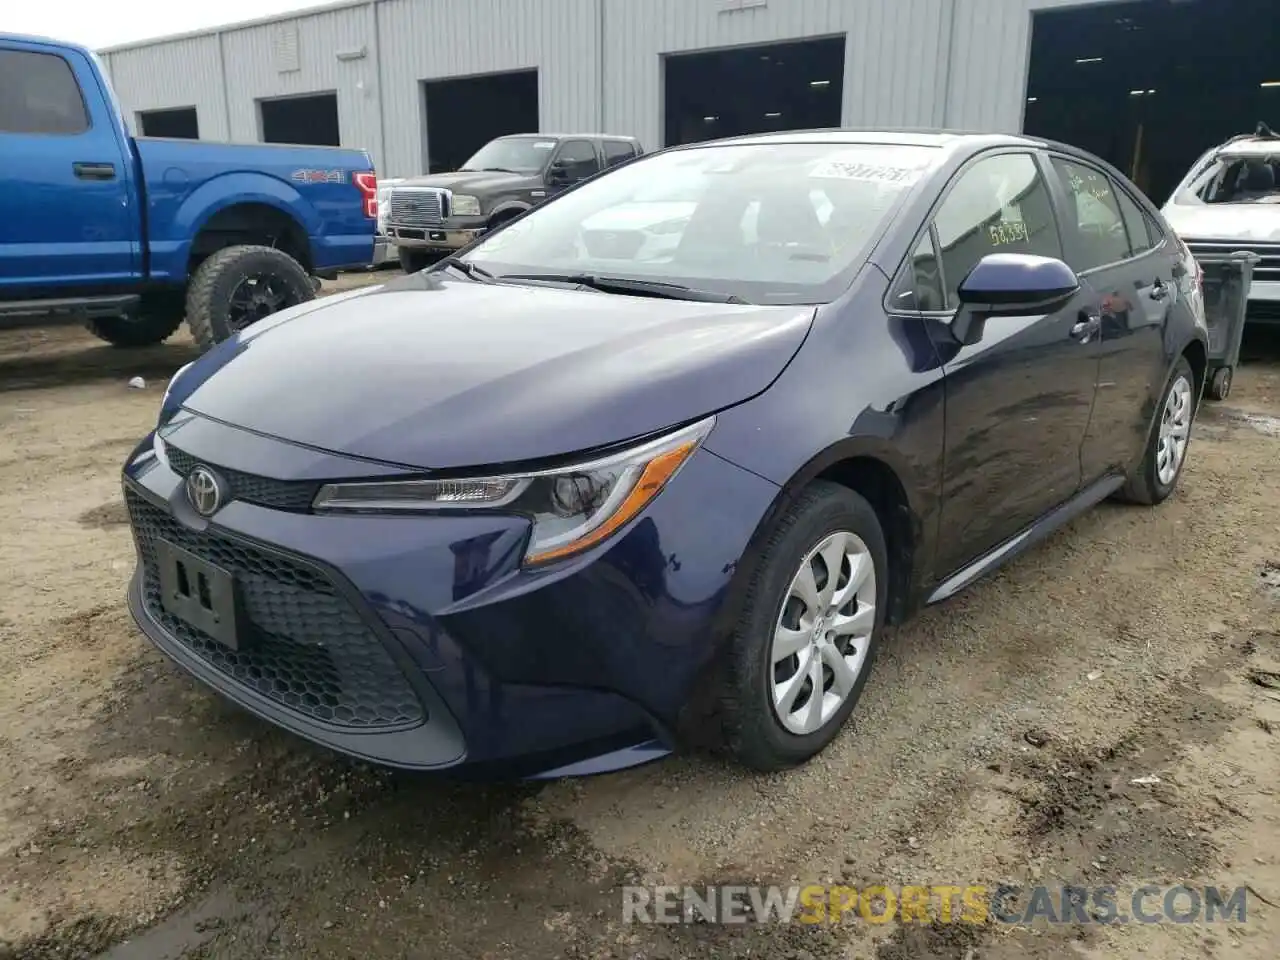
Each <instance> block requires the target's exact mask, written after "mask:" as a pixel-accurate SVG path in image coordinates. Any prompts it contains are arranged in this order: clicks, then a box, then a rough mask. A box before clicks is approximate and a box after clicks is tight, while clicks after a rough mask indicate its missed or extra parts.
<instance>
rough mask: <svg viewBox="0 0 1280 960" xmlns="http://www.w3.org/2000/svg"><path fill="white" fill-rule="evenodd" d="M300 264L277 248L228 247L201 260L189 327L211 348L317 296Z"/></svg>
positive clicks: (190, 304)
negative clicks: (262, 320)
mask: <svg viewBox="0 0 1280 960" xmlns="http://www.w3.org/2000/svg"><path fill="white" fill-rule="evenodd" d="M315 296H316V288H315V285H314V284H313V282H312V279H311V275H310V274H308V273H307V271H306V270H304V269H303V267H302V264H300V263H298V261H297V260H295V259H293V257H291V256H289V255H288V254H287V253H285V252H284V251H283V250H277V249H275V248H274V247H258V246H237V247H225V248H224V249H222V250H219V251H218V252H217V253H215V254H214V255H213V256H211V257H209V259H207V260H206V261H205V262H204V263H202V264H200V266H199V268H198V269H197V270H196V272H195V276H193V277H192V278H191V285H190V286H189V287H188V288H187V326H188V327H190V328H191V336H192V337H193V338H194V339H195V341H196V343H197V344H199V345H200V347H201V349H203V350H208V349H209V348H210V347H212V346H213V345H214V344H217V343H221V342H222V341H223V340H227V339H229V338H230V337H232V336H234V335H235V334H237V333H239V332H240V331H241V330H244V329H245V328H246V327H249V326H251V325H252V324H254V323H257V322H258V321H259V320H261V319H263V318H265V317H268V316H270V315H271V314H273V313H278V312H279V311H281V310H284V309H287V308H288V307H292V306H295V305H297V304H299V303H305V302H306V301H308V300H314V299H315Z"/></svg>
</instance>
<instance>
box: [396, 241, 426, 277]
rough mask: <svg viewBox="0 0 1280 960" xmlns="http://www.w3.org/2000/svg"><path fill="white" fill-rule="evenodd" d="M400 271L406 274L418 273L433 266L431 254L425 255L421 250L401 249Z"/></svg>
mask: <svg viewBox="0 0 1280 960" xmlns="http://www.w3.org/2000/svg"><path fill="white" fill-rule="evenodd" d="M399 255H400V269H401V270H403V271H404V272H405V273H417V272H418V271H420V270H425V269H427V267H429V266H431V254H429V253H424V252H422V251H421V250H406V249H405V248H404V247H400V248H399Z"/></svg>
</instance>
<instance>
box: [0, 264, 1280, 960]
mask: <svg viewBox="0 0 1280 960" xmlns="http://www.w3.org/2000/svg"><path fill="white" fill-rule="evenodd" d="M352 282H360V281H359V280H357V281H352ZM1248 350H1249V352H1250V355H1251V356H1253V358H1254V359H1253V361H1252V362H1250V363H1249V364H1248V365H1246V366H1245V367H1244V368H1243V369H1242V370H1241V372H1240V373H1239V375H1238V378H1237V383H1236V388H1235V393H1234V395H1233V396H1232V398H1231V399H1230V401H1229V402H1228V403H1226V404H1218V405H1210V406H1208V407H1206V409H1205V411H1204V413H1203V414H1202V417H1201V419H1200V421H1199V423H1198V425H1197V428H1196V434H1195V442H1194V444H1193V446H1192V450H1191V457H1190V462H1189V465H1188V469H1187V472H1186V474H1185V476H1184V478H1183V482H1182V485H1181V486H1180V488H1179V491H1178V493H1177V494H1176V496H1175V497H1174V498H1173V499H1172V500H1171V501H1170V502H1169V503H1167V504H1166V505H1164V506H1163V507H1161V508H1158V509H1155V510H1147V509H1137V508H1132V507H1120V506H1113V505H1105V506H1103V507H1101V508H1099V509H1097V510H1095V511H1093V512H1091V513H1089V514H1088V515H1087V516H1085V517H1083V518H1082V519H1080V520H1079V521H1077V522H1076V523H1075V524H1073V525H1072V526H1071V527H1070V528H1069V529H1067V530H1065V531H1063V532H1061V533H1059V534H1058V535H1056V536H1055V537H1053V538H1052V539H1051V540H1050V541H1049V542H1048V543H1047V544H1045V545H1044V546H1042V547H1040V548H1039V549H1037V550H1035V551H1034V552H1033V553H1031V554H1030V555H1028V556H1025V557H1023V558H1021V559H1020V560H1018V561H1016V562H1015V563H1013V564H1012V565H1011V566H1009V567H1008V568H1006V569H1005V570H1004V571H1003V572H1001V573H1000V574H999V575H997V576H996V577H994V578H992V579H990V580H988V581H986V582H984V583H982V584H980V585H978V586H977V587H976V588H974V589H972V590H971V591H969V592H968V593H966V594H964V595H963V596H961V597H960V598H958V599H956V600H955V601H953V602H952V603H950V604H949V605H947V606H945V607H942V608H937V609H933V610H931V611H929V612H927V613H926V614H925V615H924V616H923V617H921V618H920V619H919V620H917V621H916V622H915V623H913V624H912V625H910V626H909V627H906V628H903V629H901V630H899V631H897V632H896V634H895V635H894V636H892V637H891V638H890V641H889V643H888V644H887V645H886V650H885V651H884V653H883V654H882V657H881V659H880V661H879V663H878V664H877V667H876V672H875V675H874V677H873V678H872V682H871V683H870V685H869V686H868V690H867V693H866V695H865V697H864V699H863V702H862V704H861V705H860V706H859V709H858V712H857V713H856V714H855V718H856V722H855V723H854V724H853V725H852V726H851V727H850V728H849V729H848V730H846V731H845V733H844V734H843V735H842V736H841V737H840V739H839V740H838V741H837V742H836V744H835V745H834V746H833V747H832V748H831V749H830V750H828V751H827V752H826V753H825V754H824V755H823V756H822V757H820V758H819V759H818V760H817V761H815V762H814V763H812V764H811V765H809V766H808V767H806V768H805V769H803V770H800V771H796V772H793V773H790V774H787V775H781V776H768V777H761V776H753V775H747V774H745V773H742V772H740V771H738V770H736V769H732V768H730V767H728V766H725V765H722V764H719V763H716V762H713V761H709V760H706V759H704V758H676V759H671V760H668V761H665V762H662V763H659V764H655V765H652V766H649V767H645V768H642V769H638V770H634V771H630V772H626V773H622V774H617V775H613V776H608V777H601V778H597V779H593V780H587V781H576V782H561V783H551V784H545V785H527V784H525V785H486V786H478V785H467V784H448V783H441V782H437V781H430V780H424V779H420V778H415V777H408V776H401V775H391V774H387V773H384V772H380V771H376V770H371V769H368V768H365V767H361V766H357V765H353V764H350V763H347V762H345V761H343V760H340V759H337V758H335V757H332V756H330V755H328V754H326V753H324V752H322V751H320V750H318V749H313V748H311V747H309V746H307V745H306V744H304V743H302V742H300V741H298V740H296V739H294V738H292V737H290V736H288V735H286V734H282V733H279V732H277V731H275V730H273V729H271V728H269V727H267V726H266V725H264V724H262V723H260V722H258V721H257V720H255V719H253V718H251V717H248V716H246V715H244V714H242V713H240V712H239V711H237V710H236V709H235V708H233V707H231V706H229V705H228V704H226V703H224V702H223V701H221V700H219V699H217V698H216V697H214V696H213V695H211V694H209V693H207V692H206V691H205V690H204V689H202V688H201V687H199V686H197V685H196V684H195V683H194V682H193V681H191V680H190V679H188V678H187V677H186V676H185V675H184V674H182V673H180V672H179V671H178V670H177V669H176V668H174V667H172V666H171V665H169V663H168V662H167V661H165V660H164V659H162V658H161V656H160V655H159V654H158V653H156V652H155V651H154V650H153V649H152V648H151V647H150V646H149V645H148V644H147V643H146V642H144V640H143V639H142V637H141V635H140V634H139V633H138V631H137V630H136V629H135V628H134V626H133V624H132V622H131V621H130V618H129V615H128V613H127V612H126V610H125V604H124V590H125V584H126V580H127V578H128V576H129V574H130V571H131V569H132V566H133V547H132V545H131V542H130V537H129V532H128V527H127V525H126V522H125V514H124V510H123V506H122V504H121V499H120V488H119V481H118V470H119V467H120V464H121V463H122V461H123V459H124V457H125V455H126V452H127V451H128V449H129V448H130V446H131V444H133V443H134V442H135V441H136V439H137V438H138V437H140V436H141V435H142V434H144V433H145V431H146V430H147V429H148V428H149V427H150V425H151V424H152V421H153V418H154V416H155V413H156V410H157V407H158V405H159V401H160V394H161V392H162V391H163V388H164V383H165V380H166V378H167V377H168V376H169V374H171V373H172V372H173V371H174V370H175V369H176V368H177V367H178V366H180V365H181V364H183V363H185V362H186V361H187V360H189V359H191V358H192V357H194V355H195V353H194V350H193V348H192V347H191V345H190V343H189V342H188V341H187V340H185V339H184V338H183V337H181V336H179V337H175V338H174V340H173V341H172V342H171V343H169V344H166V345H164V346H161V347H157V348H154V349H149V350H144V351H140V352H128V351H119V350H114V349H111V348H109V347H106V346H104V345H101V344H99V343H98V342H97V341H95V340H94V339H93V338H92V337H90V336H89V335H88V334H87V333H84V332H83V331H81V330H78V329H77V328H74V327H62V328H55V329H50V330H37V331H22V332H9V333H0V957H6V958H19V957H20V958H24V960H25V958H30V960H37V958H39V960H45V958H71V957H96V956H104V957H107V958H110V960H177V958H179V957H182V958H211V957H218V958H229V960H259V958H274V957H305V958H344V960H345V958H362V960H374V958H393V957H394V958H402V957H403V958H411V957H412V958H437V957H440V958H444V957H458V958H483V960H499V958H519V960H541V958H552V957H568V958H628V960H641V958H643V960H659V958H667V960H676V958H685V957H688V958H694V957H697V958H704V957H720V958H746V957H762V958H769V960H825V958H837V957H838V958H854V957H860V958H866V960H871V958H880V960H978V958H981V960H1046V958H1058V957H1085V958H1102V957H1124V958H1128V957H1135V956H1138V955H1141V956H1143V957H1147V958H1151V960H1173V958H1192V957H1196V958H1200V957H1210V958H1219V957H1221V958H1236V957H1239V958H1259V960H1274V958H1275V957H1276V956H1277V955H1280V793H1278V792H1277V791H1278V790H1280V763H1277V757H1278V754H1280V511H1278V510H1277V507H1278V506H1280V419H1273V418H1277V417H1280V343H1270V342H1263V343H1261V344H1257V343H1254V342H1253V341H1252V340H1251V341H1250V344H1249V346H1248ZM133 376H142V377H143V378H145V380H146V386H145V388H143V389H132V388H130V387H129V386H128V385H127V382H128V380H129V379H130V378H131V377H133ZM1149 777H1158V778H1159V782H1158V783H1150V782H1146V783H1137V784H1135V783H1133V782H1132V781H1134V780H1135V779H1141V778H1149ZM629 880H640V881H641V882H646V883H661V882H669V883H675V884H686V883H693V884H708V883H751V882H757V881H759V882H766V883H781V884H789V883H792V882H793V881H799V882H811V881H813V882H826V881H835V882H846V883H850V884H853V885H856V886H859V887H862V886H864V885H867V884H871V883H887V884H890V885H893V884H900V883H922V884H930V883H933V884H938V883H949V884H956V885H964V884H969V883H981V884H987V885H992V886H994V885H995V884H997V883H1000V882H1002V881H1004V882H1012V883H1015V884H1028V883H1033V882H1037V881H1038V882H1043V883H1051V884H1057V883H1061V882H1063V881H1070V882H1078V883H1094V884H1099V883H1110V884H1115V885H1117V886H1120V887H1121V888H1125V887H1126V886H1127V885H1136V884H1140V883H1144V882H1148V881H1150V882H1155V883H1167V884H1172V883H1179V882H1185V883H1188V884H1191V885H1200V884H1216V885H1218V886H1221V887H1235V886H1237V885H1241V884H1247V885H1248V887H1249V890H1250V892H1249V894H1248V914H1247V921H1246V922H1245V923H1243V924H1225V925H1224V924H1217V925H1205V924H1168V923H1166V924H1159V925H1152V926H1146V925H1128V926H1122V927H1106V928H1103V927H1099V926H1097V925H1072V926H1055V927H1044V926H1041V927H1036V928H1031V927H1020V926H1015V927H1010V926H1005V925H1000V924H986V925H980V926H967V927H962V926H943V925H933V926H919V925H917V926H901V927H899V926H895V925H893V924H888V925H873V924H868V923H865V922H854V923H848V924H844V925H841V926H835V927H833V926H818V927H812V926H800V925H785V926H784V925H777V924H763V925H748V926H745V927H744V926H725V925H702V924H700V925H676V926H655V925H637V924H624V923H623V922H622V909H621V903H622V901H621V895H620V890H619V887H620V885H621V884H624V883H626V882H628V881H629Z"/></svg>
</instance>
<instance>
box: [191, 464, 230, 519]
mask: <svg viewBox="0 0 1280 960" xmlns="http://www.w3.org/2000/svg"><path fill="white" fill-rule="evenodd" d="M186 488H187V499H188V500H190V501H191V506H192V507H194V508H195V511H196V513H198V514H200V516H202V517H211V516H213V515H214V514H215V513H217V512H218V508H219V507H221V506H222V483H221V482H220V481H219V480H218V477H217V475H216V474H215V473H214V472H213V471H212V470H210V469H209V468H208V467H196V468H195V469H194V470H192V471H191V472H190V473H189V474H187V482H186Z"/></svg>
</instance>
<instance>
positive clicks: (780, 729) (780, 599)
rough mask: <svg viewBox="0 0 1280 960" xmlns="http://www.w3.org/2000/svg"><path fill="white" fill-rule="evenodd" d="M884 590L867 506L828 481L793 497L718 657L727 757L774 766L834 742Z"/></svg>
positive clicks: (872, 650) (880, 625)
mask: <svg viewBox="0 0 1280 960" xmlns="http://www.w3.org/2000/svg"><path fill="white" fill-rule="evenodd" d="M888 588H889V574H888V560H887V550H886V547H885V539H884V531H883V529H882V528H881V526H880V521H879V519H878V518H877V516H876V512H875V510H874V509H872V507H871V505H870V504H869V503H867V501H866V500H864V499H863V498H862V497H861V496H859V495H858V494H856V493H854V492H853V491H851V490H848V489H846V488H845V487H841V486H838V485H836V484H831V483H825V482H818V483H815V484H813V485H812V486H811V487H809V488H808V489H807V490H805V491H804V492H803V493H801V494H800V496H799V497H798V498H797V499H796V501H795V502H794V503H793V504H792V505H791V506H790V507H789V508H788V509H787V511H786V512H785V513H784V514H783V515H782V516H781V517H780V518H779V519H778V521H777V523H776V524H775V526H774V528H773V531H772V532H771V533H770V535H769V538H768V540H767V542H766V543H765V546H764V549H763V552H762V553H761V556H760V560H759V563H758V565H757V567H756V569H755V573H754V575H753V576H752V579H751V583H750V585H749V586H748V588H747V594H746V601H745V604H744V608H743V612H742V616H741V618H740V620H739V622H738V625H737V628H736V630H735V632H734V636H733V641H732V644H731V646H730V649H729V651H728V653H727V657H728V659H727V661H726V664H725V683H724V687H723V694H722V697H721V703H720V708H721V712H722V713H723V716H724V720H725V732H726V746H727V748H728V750H729V752H730V753H731V754H732V755H733V756H734V757H736V758H737V759H738V760H739V761H740V762H741V763H743V764H745V765H746V766H748V767H751V768H753V769H756V770H760V771H763V772H770V771H776V770H784V769H787V768H789V767H795V766H798V765H799V764H802V763H804V762H805V761H807V760H809V759H810V758H812V757H813V756H815V755H816V754H818V753H819V752H821V751H822V750H823V749H825V748H826V747H827V746H828V745H829V744H830V743H831V741H832V740H834V739H835V737H836V735H837V734H838V733H839V732H840V728H841V727H843V726H844V723H845V721H846V720H847V719H848V718H849V715H850V714H851V713H852V712H853V708H854V705H855V704H856V703H857V701H858V698H859V696H860V695H861V693H862V688H863V686H864V685H865V684H866V681H867V677H868V675H869V674H870V671H871V664H872V661H873V660H874V658H875V654H876V650H877V647H878V645H879V638H880V634H881V633H882V631H883V629H884V616H885V609H886V606H887V599H888Z"/></svg>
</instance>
